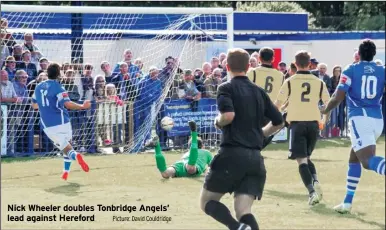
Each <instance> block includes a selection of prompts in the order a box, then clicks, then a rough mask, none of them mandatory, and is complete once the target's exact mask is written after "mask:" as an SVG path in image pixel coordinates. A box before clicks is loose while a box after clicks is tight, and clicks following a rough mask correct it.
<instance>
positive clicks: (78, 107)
mask: <svg viewBox="0 0 386 230" xmlns="http://www.w3.org/2000/svg"><path fill="white" fill-rule="evenodd" d="M64 106H65V107H66V108H67V109H70V110H82V109H89V108H90V107H91V102H90V101H89V100H85V101H84V102H83V104H82V105H81V104H77V103H75V102H72V101H66V102H64Z"/></svg>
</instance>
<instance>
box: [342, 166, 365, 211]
mask: <svg viewBox="0 0 386 230" xmlns="http://www.w3.org/2000/svg"><path fill="white" fill-rule="evenodd" d="M361 173H362V166H361V164H360V163H349V165H348V172H347V184H346V189H347V191H346V197H345V198H344V201H343V203H348V204H351V203H352V200H353V198H354V194H355V190H356V189H357V186H358V183H359V179H360V178H361Z"/></svg>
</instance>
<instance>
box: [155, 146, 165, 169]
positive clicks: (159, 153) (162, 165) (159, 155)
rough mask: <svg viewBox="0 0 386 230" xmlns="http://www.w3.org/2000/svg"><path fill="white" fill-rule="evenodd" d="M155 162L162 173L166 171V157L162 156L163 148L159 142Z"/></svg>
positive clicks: (156, 147)
mask: <svg viewBox="0 0 386 230" xmlns="http://www.w3.org/2000/svg"><path fill="white" fill-rule="evenodd" d="M155 161H156V163H157V168H158V170H159V171H160V172H161V173H163V172H165V171H166V160H165V157H164V155H163V154H162V151H161V146H160V144H159V142H157V144H156V146H155Z"/></svg>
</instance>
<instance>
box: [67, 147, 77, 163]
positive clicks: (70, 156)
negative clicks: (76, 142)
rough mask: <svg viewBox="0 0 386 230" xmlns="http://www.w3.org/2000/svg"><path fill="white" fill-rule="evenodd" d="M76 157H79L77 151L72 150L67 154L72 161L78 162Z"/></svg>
mask: <svg viewBox="0 0 386 230" xmlns="http://www.w3.org/2000/svg"><path fill="white" fill-rule="evenodd" d="M76 155H78V153H77V152H75V150H73V149H72V150H70V151H69V152H68V154H67V156H68V158H70V159H71V160H73V161H74V160H76Z"/></svg>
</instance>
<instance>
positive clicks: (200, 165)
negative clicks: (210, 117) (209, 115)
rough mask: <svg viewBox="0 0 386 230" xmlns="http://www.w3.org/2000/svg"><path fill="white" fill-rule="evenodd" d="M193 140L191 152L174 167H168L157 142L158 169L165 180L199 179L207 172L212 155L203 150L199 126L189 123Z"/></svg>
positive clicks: (192, 122)
mask: <svg viewBox="0 0 386 230" xmlns="http://www.w3.org/2000/svg"><path fill="white" fill-rule="evenodd" d="M189 127H190V131H191V139H190V141H189V146H190V150H189V152H187V153H185V154H184V155H183V156H182V158H181V160H179V161H177V162H175V163H174V164H173V165H171V166H169V167H166V160H165V156H164V155H163V154H162V152H161V146H160V143H159V141H158V138H157V139H156V140H155V142H156V147H155V160H156V163H157V168H158V170H159V171H160V172H161V175H162V177H163V178H169V177H198V176H200V175H201V174H202V173H203V172H205V170H206V166H207V165H209V164H210V162H211V161H212V158H213V157H212V154H211V153H210V152H209V151H207V150H204V149H202V147H203V146H202V141H201V140H200V139H198V138H197V126H196V123H195V122H194V121H189Z"/></svg>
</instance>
